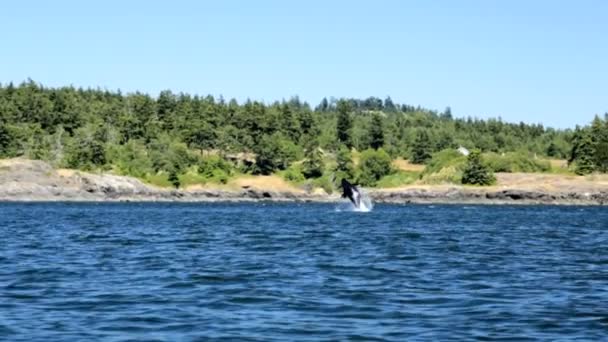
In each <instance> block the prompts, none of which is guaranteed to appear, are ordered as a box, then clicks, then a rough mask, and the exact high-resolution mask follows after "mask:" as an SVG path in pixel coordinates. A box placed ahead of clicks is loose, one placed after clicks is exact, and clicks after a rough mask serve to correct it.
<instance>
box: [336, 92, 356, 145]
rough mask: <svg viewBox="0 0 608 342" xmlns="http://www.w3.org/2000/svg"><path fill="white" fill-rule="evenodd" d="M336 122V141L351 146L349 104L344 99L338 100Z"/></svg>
mask: <svg viewBox="0 0 608 342" xmlns="http://www.w3.org/2000/svg"><path fill="white" fill-rule="evenodd" d="M337 110H338V122H337V125H336V130H337V132H336V133H337V137H338V142H339V143H341V144H344V145H346V147H348V148H351V147H352V146H353V141H352V127H353V119H352V118H351V115H350V111H351V106H350V104H349V103H348V102H347V101H346V100H340V101H338V105H337Z"/></svg>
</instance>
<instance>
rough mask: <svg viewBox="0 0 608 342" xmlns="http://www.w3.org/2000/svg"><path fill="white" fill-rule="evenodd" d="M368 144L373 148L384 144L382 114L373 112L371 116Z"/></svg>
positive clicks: (375, 148)
mask: <svg viewBox="0 0 608 342" xmlns="http://www.w3.org/2000/svg"><path fill="white" fill-rule="evenodd" d="M369 136H370V146H371V148H373V149H374V150H377V149H379V148H380V147H382V146H383V145H384V125H383V120H382V116H380V114H378V113H375V114H374V116H373V117H372V122H371V125H370V126H369Z"/></svg>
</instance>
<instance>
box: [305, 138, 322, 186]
mask: <svg viewBox="0 0 608 342" xmlns="http://www.w3.org/2000/svg"><path fill="white" fill-rule="evenodd" d="M305 158H306V160H304V163H303V165H302V174H303V175H304V177H306V178H319V177H321V176H322V175H323V169H324V168H325V165H324V163H323V156H322V155H321V150H319V146H318V145H317V144H316V143H315V142H312V143H310V144H309V146H308V148H307V149H306V155H305Z"/></svg>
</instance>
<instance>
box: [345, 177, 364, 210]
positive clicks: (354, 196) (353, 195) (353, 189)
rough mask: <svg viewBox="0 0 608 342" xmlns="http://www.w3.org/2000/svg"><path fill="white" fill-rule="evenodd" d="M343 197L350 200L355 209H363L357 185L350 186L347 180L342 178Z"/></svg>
mask: <svg viewBox="0 0 608 342" xmlns="http://www.w3.org/2000/svg"><path fill="white" fill-rule="evenodd" d="M342 197H344V198H346V197H348V199H350V201H351V202H353V204H354V206H355V208H357V209H359V208H361V192H359V189H358V188H357V186H356V185H353V184H350V183H349V182H348V181H347V180H346V179H344V178H342Z"/></svg>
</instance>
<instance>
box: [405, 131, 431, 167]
mask: <svg viewBox="0 0 608 342" xmlns="http://www.w3.org/2000/svg"><path fill="white" fill-rule="evenodd" d="M431 157H432V156H431V140H430V138H429V134H428V133H427V132H426V131H425V130H420V131H418V133H417V135H416V140H415V141H414V145H413V146H412V156H411V158H410V161H411V162H412V163H414V164H424V163H426V162H427V161H428V160H430V159H431Z"/></svg>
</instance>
